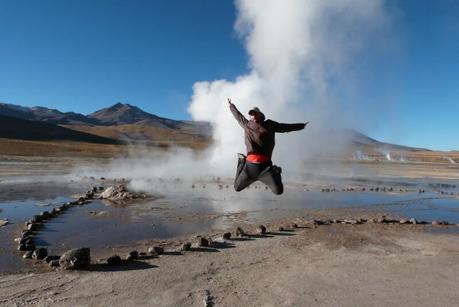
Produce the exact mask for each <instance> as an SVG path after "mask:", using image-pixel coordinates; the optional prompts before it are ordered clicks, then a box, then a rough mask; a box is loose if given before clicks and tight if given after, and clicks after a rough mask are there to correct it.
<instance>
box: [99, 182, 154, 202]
mask: <svg viewBox="0 0 459 307" xmlns="http://www.w3.org/2000/svg"><path fill="white" fill-rule="evenodd" d="M147 197H148V195H146V194H142V193H134V192H132V191H128V190H127V188H126V186H125V185H124V184H119V185H115V186H111V187H108V188H107V189H106V190H104V191H103V192H102V193H100V195H99V196H98V198H99V199H108V200H112V201H129V200H133V199H145V198H147Z"/></svg>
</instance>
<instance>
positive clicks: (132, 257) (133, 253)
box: [126, 250, 139, 261]
mask: <svg viewBox="0 0 459 307" xmlns="http://www.w3.org/2000/svg"><path fill="white" fill-rule="evenodd" d="M138 258H139V252H138V251H136V250H133V251H130V252H129V254H128V255H127V256H126V260H128V261H131V260H135V259H138Z"/></svg>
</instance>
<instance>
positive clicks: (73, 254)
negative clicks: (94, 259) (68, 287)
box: [59, 247, 91, 270]
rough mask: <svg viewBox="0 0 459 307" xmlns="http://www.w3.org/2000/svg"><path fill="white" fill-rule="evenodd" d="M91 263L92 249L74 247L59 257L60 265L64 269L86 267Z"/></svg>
mask: <svg viewBox="0 0 459 307" xmlns="http://www.w3.org/2000/svg"><path fill="white" fill-rule="evenodd" d="M90 263H91V256H90V249H89V248H87V247H84V248H74V249H71V250H69V251H67V252H65V253H64V254H63V255H62V256H61V257H60V259H59V265H60V266H61V267H62V268H63V269H64V270H79V269H84V268H86V267H88V266H89V264H90Z"/></svg>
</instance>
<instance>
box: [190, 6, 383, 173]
mask: <svg viewBox="0 0 459 307" xmlns="http://www.w3.org/2000/svg"><path fill="white" fill-rule="evenodd" d="M235 4H236V7H237V12H238V17H237V20H236V23H235V29H236V31H237V33H238V34H239V36H240V37H241V39H242V40H243V41H244V43H245V47H246V50H247V52H248V55H249V57H250V63H249V72H248V73H247V74H245V75H241V76H239V77H237V78H236V80H234V81H229V80H215V81H212V82H208V81H203V82H197V83H195V84H194V86H193V90H194V93H193V96H192V98H191V102H190V106H189V112H190V114H191V115H192V117H193V119H195V120H204V121H209V122H211V123H212V125H213V127H214V129H215V132H214V135H213V139H214V142H215V145H214V146H213V148H211V150H210V153H209V157H208V162H209V164H210V166H211V168H212V169H214V170H217V171H219V172H221V173H224V174H232V172H233V171H234V166H235V163H236V161H235V160H236V155H235V154H236V152H245V148H244V143H243V131H242V129H241V128H240V127H239V126H238V125H237V123H236V121H235V120H234V118H233V117H232V115H231V113H230V111H229V110H228V105H227V103H226V100H227V98H228V97H231V98H232V101H233V103H235V104H236V106H237V107H238V109H239V110H240V111H241V113H243V114H247V111H248V110H249V109H250V108H251V107H253V106H258V107H260V108H261V110H262V111H264V113H265V115H266V116H267V118H271V119H273V120H276V121H279V122H306V121H308V120H311V122H312V124H311V125H310V127H309V126H308V127H307V130H306V131H301V132H293V133H290V134H288V135H278V137H277V139H276V141H277V144H278V145H277V146H276V149H275V152H274V157H273V160H274V162H275V163H276V157H281V156H283V157H288V158H287V159H285V158H283V159H282V161H279V162H280V164H281V165H282V166H284V167H290V168H292V169H293V166H294V165H296V166H295V167H298V163H300V162H301V161H304V159H305V158H306V157H312V156H314V155H318V154H324V153H327V152H336V151H339V150H343V149H344V148H345V147H346V140H343V139H342V138H335V139H333V140H330V139H328V140H325V139H324V137H325V134H326V133H328V134H330V133H329V131H330V129H333V128H337V127H343V126H347V127H355V122H356V121H358V119H359V118H358V117H357V118H355V116H357V115H358V114H359V112H357V111H356V110H358V109H359V103H358V102H357V101H353V102H352V104H351V105H349V104H347V105H346V104H345V103H343V101H342V99H341V100H340V99H338V98H337V96H339V95H341V94H343V93H344V92H345V91H346V90H347V89H349V90H350V91H352V88H353V86H352V84H349V80H350V73H349V71H350V67H351V65H352V64H353V63H354V62H355V61H356V58H357V56H359V55H360V54H361V53H362V52H365V51H366V50H367V49H368V45H369V44H370V40H369V38H373V39H372V43H371V44H374V41H375V37H383V36H384V32H385V31H387V29H388V25H389V21H390V20H389V19H390V18H389V15H390V14H389V13H388V11H387V9H386V7H385V5H384V4H385V3H384V1H383V0H374V1H367V0H339V1H323V0H309V1H304V0H288V1H278V0H250V1H244V0H237V1H236V2H235ZM329 137H330V135H329ZM324 140H325V141H324Z"/></svg>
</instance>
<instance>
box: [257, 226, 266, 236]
mask: <svg viewBox="0 0 459 307" xmlns="http://www.w3.org/2000/svg"><path fill="white" fill-rule="evenodd" d="M257 233H261V234H265V233H266V227H265V226H264V225H259V226H258V227H257Z"/></svg>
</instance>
